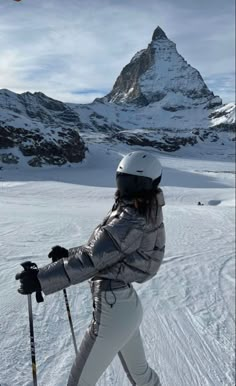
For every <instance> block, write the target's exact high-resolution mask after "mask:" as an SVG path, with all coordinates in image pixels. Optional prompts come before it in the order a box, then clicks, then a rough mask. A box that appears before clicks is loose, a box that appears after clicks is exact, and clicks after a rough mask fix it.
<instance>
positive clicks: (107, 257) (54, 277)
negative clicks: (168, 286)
mask: <svg viewBox="0 0 236 386" xmlns="http://www.w3.org/2000/svg"><path fill="white" fill-rule="evenodd" d="M157 199H158V204H159V206H158V211H157V216H156V221H155V223H153V222H147V221H146V219H145V218H144V217H143V216H141V215H140V214H139V213H138V211H137V210H136V209H135V208H134V206H132V205H130V203H129V204H127V203H124V204H123V205H121V206H119V208H118V209H116V210H113V211H111V212H109V214H108V215H107V217H106V218H105V219H104V221H103V223H102V224H100V225H99V226H98V227H97V228H96V229H95V230H94V232H93V233H92V235H91V237H90V239H89V240H88V243H87V244H86V245H82V246H79V247H76V248H71V249H69V258H65V259H61V260H59V261H57V262H55V263H52V264H49V265H46V266H44V267H42V268H40V269H39V274H38V279H39V281H40V284H41V287H42V290H43V292H44V293H45V294H46V295H48V294H51V293H53V292H56V291H59V290H61V289H63V288H66V287H68V286H70V285H72V284H77V283H81V282H83V281H85V280H88V279H91V278H94V277H96V278H105V279H112V280H117V281H122V282H124V283H132V282H138V283H142V282H144V281H146V280H148V279H150V278H152V277H153V276H154V275H155V274H156V273H157V271H158V269H159V267H160V265H161V262H162V259H163V256H164V250H165V228H164V224H163V215H162V206H163V205H164V204H165V202H164V196H163V192H162V191H161V190H160V191H159V193H158V194H157Z"/></svg>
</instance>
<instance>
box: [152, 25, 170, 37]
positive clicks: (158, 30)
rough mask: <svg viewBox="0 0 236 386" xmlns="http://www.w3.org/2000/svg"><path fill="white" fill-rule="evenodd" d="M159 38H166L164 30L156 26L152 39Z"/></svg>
mask: <svg viewBox="0 0 236 386" xmlns="http://www.w3.org/2000/svg"><path fill="white" fill-rule="evenodd" d="M159 39H168V38H167V36H166V34H165V32H164V31H163V29H161V27H159V26H158V27H157V28H156V29H155V31H154V32H153V35H152V40H159Z"/></svg>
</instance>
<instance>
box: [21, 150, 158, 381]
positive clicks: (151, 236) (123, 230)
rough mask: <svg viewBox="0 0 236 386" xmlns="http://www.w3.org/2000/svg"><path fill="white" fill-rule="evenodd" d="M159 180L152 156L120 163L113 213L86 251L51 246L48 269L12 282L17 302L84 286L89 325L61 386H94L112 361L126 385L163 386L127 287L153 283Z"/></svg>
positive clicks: (142, 155)
mask: <svg viewBox="0 0 236 386" xmlns="http://www.w3.org/2000/svg"><path fill="white" fill-rule="evenodd" d="M161 176H162V167H161V164H160V162H159V160H158V159H157V158H156V157H155V156H154V155H152V154H150V153H148V152H144V151H137V152H132V153H130V154H128V155H126V156H125V157H124V158H123V159H122V160H121V162H120V163H119V165H118V168H117V173H116V181H117V191H116V195H115V203H114V205H113V208H112V210H111V211H110V212H109V213H108V215H107V216H106V217H105V219H104V220H103V222H102V223H101V224H100V225H98V227H97V228H96V229H95V230H94V232H93V233H92V235H91V237H90V239H89V240H88V242H87V244H85V245H82V246H79V247H76V248H71V249H69V250H67V249H65V248H62V247H60V246H56V247H54V248H52V251H51V252H50V253H49V257H50V258H52V259H53V261H54V262H53V263H52V264H49V265H46V266H44V267H42V268H40V269H39V270H35V269H34V270H29V271H23V272H22V273H21V274H20V277H19V275H18V278H19V279H20V289H19V290H18V291H19V292H20V293H21V294H30V293H32V292H34V291H38V290H42V291H43V292H44V293H45V295H48V294H51V293H54V292H56V291H59V290H61V289H64V288H66V287H69V286H70V285H72V284H78V283H81V282H83V281H85V280H88V279H90V285H91V291H92V298H93V318H92V322H91V324H90V326H89V328H88V330H87V332H86V333H85V336H84V339H83V341H82V344H81V346H80V349H79V352H78V355H77V357H76V359H75V362H74V364H73V366H72V369H71V372H70V375H69V380H68V383H67V386H85V385H86V386H89V385H95V384H96V382H97V381H98V379H99V378H100V376H101V375H102V374H103V372H104V371H105V370H106V369H107V367H108V366H109V364H110V363H111V361H112V360H113V358H114V357H115V355H116V354H118V355H119V358H120V360H121V363H122V365H123V368H124V370H125V372H126V374H127V376H128V378H129V380H130V382H131V384H132V385H139V386H141V385H143V386H144V385H145V386H160V385H161V383H160V380H159V377H158V375H157V374H156V372H155V371H154V370H153V369H152V368H151V367H150V366H149V365H148V363H147V360H146V357H145V353H144V348H143V343H142V339H141V336H140V331H139V326H140V323H141V321H142V316H143V310H142V305H141V302H140V300H139V297H138V295H137V293H136V291H135V290H134V288H133V286H132V284H131V283H132V282H137V283H143V282H145V281H147V280H149V279H151V278H152V277H153V276H155V275H156V273H157V271H158V269H159V267H160V265H161V262H162V259H163V256H164V250H165V229H164V224H163V215H162V206H163V205H164V196H163V193H162V190H161V189H160V188H159V183H160V181H161ZM154 323H155V321H154ZM154 349H157V348H154Z"/></svg>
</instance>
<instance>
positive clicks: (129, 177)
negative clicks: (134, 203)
mask: <svg viewBox="0 0 236 386" xmlns="http://www.w3.org/2000/svg"><path fill="white" fill-rule="evenodd" d="M161 175H162V166H161V163H160V161H159V160H158V158H157V157H156V156H155V155H153V154H151V153H149V152H147V151H134V152H132V153H129V154H127V155H126V156H125V157H124V158H122V160H121V161H120V163H119V165H118V167H117V170H116V183H117V188H118V189H119V191H120V194H121V197H132V196H137V195H139V194H142V193H144V192H147V191H151V190H156V189H157V186H158V185H159V183H160V181H161Z"/></svg>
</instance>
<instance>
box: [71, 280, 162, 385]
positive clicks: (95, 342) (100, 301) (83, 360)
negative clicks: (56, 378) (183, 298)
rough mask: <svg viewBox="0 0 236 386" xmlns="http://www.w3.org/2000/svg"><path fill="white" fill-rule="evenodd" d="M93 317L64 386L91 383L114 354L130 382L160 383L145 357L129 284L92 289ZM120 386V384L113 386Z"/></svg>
mask: <svg viewBox="0 0 236 386" xmlns="http://www.w3.org/2000/svg"><path fill="white" fill-rule="evenodd" d="M92 295H93V306H94V312H93V320H92V323H91V324H90V326H89V328H88V330H87V331H86V334H85V336H84V339H83V341H82V344H81V346H80V349H79V352H78V355H77V357H76V359H75V362H74V364H73V366H72V369H71V373H70V376H69V380H68V384H67V386H94V385H96V383H97V381H98V379H99V378H100V377H101V375H102V374H103V372H104V371H105V370H106V369H107V367H108V366H109V364H110V363H111V362H112V360H113V358H114V357H115V355H116V354H118V356H119V358H120V361H121V364H122V366H123V368H124V370H125V372H126V374H127V376H128V378H129V380H130V383H131V385H138V386H161V384H160V381H159V378H158V376H157V374H156V373H155V371H154V370H152V369H151V368H150V367H149V365H148V363H147V360H146V357H145V353H144V348H143V344H142V339H141V336H140V332H139V326H140V323H141V321H142V316H143V311H142V305H141V302H140V300H139V298H138V295H137V293H136V291H135V290H134V288H133V287H132V286H126V287H124V288H121V289H115V290H112V291H101V290H98V291H96V288H95V289H93V288H92ZM115 386H121V385H115Z"/></svg>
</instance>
